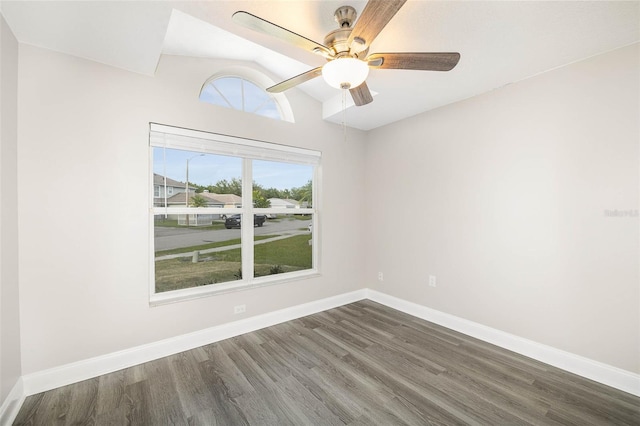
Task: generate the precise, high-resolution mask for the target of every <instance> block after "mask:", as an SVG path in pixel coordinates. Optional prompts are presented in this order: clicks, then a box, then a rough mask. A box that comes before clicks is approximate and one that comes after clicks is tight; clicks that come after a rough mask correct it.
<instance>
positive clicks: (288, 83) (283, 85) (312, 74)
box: [267, 67, 322, 93]
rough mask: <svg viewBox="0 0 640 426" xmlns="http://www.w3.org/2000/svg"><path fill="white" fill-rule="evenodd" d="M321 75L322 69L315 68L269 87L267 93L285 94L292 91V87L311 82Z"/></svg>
mask: <svg viewBox="0 0 640 426" xmlns="http://www.w3.org/2000/svg"><path fill="white" fill-rule="evenodd" d="M319 75H322V67H318V68H314V69H312V70H309V71H306V72H303V73H302V74H298V75H296V76H295V77H291V78H290V79H288V80H285V81H282V82H280V83H278V84H275V85H273V86H271V87H268V88H267V92H269V93H280V92H284V91H285V90H287V89H291V88H292V87H295V86H297V85H298V84H302V83H304V82H305V81H309V80H311V79H313V78H316V77H318V76H319Z"/></svg>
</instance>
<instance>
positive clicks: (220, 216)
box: [150, 124, 320, 301]
mask: <svg viewBox="0 0 640 426" xmlns="http://www.w3.org/2000/svg"><path fill="white" fill-rule="evenodd" d="M150 145H151V158H152V173H153V179H152V180H153V191H152V194H153V207H152V227H153V244H152V246H153V264H152V269H153V283H152V292H151V293H152V301H153V300H156V301H162V300H173V299H175V298H180V297H189V296H193V295H199V294H202V293H210V292H218V291H226V290H229V289H233V288H236V287H242V286H250V285H253V284H264V283H269V282H277V281H279V280H281V279H283V278H295V277H297V276H302V275H308V274H310V273H317V269H318V265H317V263H318V260H317V254H316V253H317V249H316V247H317V246H318V245H317V241H314V238H313V236H314V235H315V233H314V232H313V230H314V229H315V224H316V223H317V214H318V213H317V206H316V203H315V202H314V200H315V198H314V194H315V193H316V192H317V186H318V183H319V182H318V179H317V177H316V176H317V175H318V173H317V170H318V167H319V164H320V153H319V152H317V151H310V150H303V149H300V148H294V147H286V146H282V145H275V144H269V143H265V142H256V141H249V140H245V139H241V138H233V137H229V136H222V135H215V134H211V133H205V132H198V131H193V130H185V129H177V128H173V127H170V126H162V125H156V124H152V125H151V132H150Z"/></svg>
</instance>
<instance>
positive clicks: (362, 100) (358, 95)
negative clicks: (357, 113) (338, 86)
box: [349, 81, 373, 106]
mask: <svg viewBox="0 0 640 426" xmlns="http://www.w3.org/2000/svg"><path fill="white" fill-rule="evenodd" d="M349 93H351V97H352V98H353V102H354V103H355V104H356V106H362V105H366V104H369V103H371V102H373V96H371V92H370V91H369V86H367V82H366V81H365V82H363V83H362V84H361V85H360V86H358V87H356V88H355V89H349Z"/></svg>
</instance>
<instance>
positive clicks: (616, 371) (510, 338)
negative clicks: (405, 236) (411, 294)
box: [366, 289, 640, 396]
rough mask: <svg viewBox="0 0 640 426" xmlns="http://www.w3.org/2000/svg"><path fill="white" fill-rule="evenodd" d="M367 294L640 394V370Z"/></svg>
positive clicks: (396, 307)
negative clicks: (621, 366) (619, 366)
mask: <svg viewBox="0 0 640 426" xmlns="http://www.w3.org/2000/svg"><path fill="white" fill-rule="evenodd" d="M366 294H367V298H368V299H370V300H372V301H374V302H378V303H381V304H383V305H385V306H388V307H390V308H393V309H396V310H398V311H401V312H404V313H406V314H409V315H412V316H414V317H418V318H421V319H424V320H427V321H430V322H433V323H436V324H439V325H441V326H443V327H447V328H449V329H451V330H455V331H458V332H460V333H463V334H466V335H468V336H471V337H475V338H477V339H480V340H483V341H485V342H488V343H492V344H494V345H497V346H500V347H501V348H504V349H508V350H510V351H513V352H516V353H519V354H521V355H524V356H527V357H529V358H533V359H535V360H538V361H541V362H544V363H545V364H549V365H552V366H554V367H558V368H561V369H563V370H565V371H569V372H571V373H574V374H577V375H579V376H582V377H586V378H587V379H591V380H594V381H596V382H599V383H602V384H605V385H607V386H611V387H613V388H616V389H619V390H621V391H624V392H628V393H630V394H632V395H635V396H640V374H635V373H632V372H630V371H626V370H623V369H621V368H616V367H613V366H610V365H608V364H604V363H602V362H598V361H594V360H592V359H589V358H585V357H582V356H580V355H575V354H572V353H570V352H565V351H563V350H560V349H556V348H553V347H551V346H547V345H543V344H541V343H537V342H534V341H532V340H528V339H524V338H522V337H518V336H515V335H513V334H509V333H505V332H504V331H500V330H497V329H495V328H491V327H487V326H485V325H482V324H479V323H476V322H473V321H469V320H466V319H463V318H460V317H457V316H454V315H450V314H447V313H444V312H440V311H437V310H435V309H431V308H427V307H426V306H422V305H418V304H417V303H413V302H409V301H406V300H404V299H399V298H397V297H394V296H389V295H388V294H384V293H381V292H379V291H376V290H371V289H367V290H366Z"/></svg>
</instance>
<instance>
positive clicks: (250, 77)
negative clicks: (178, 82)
mask: <svg viewBox="0 0 640 426" xmlns="http://www.w3.org/2000/svg"><path fill="white" fill-rule="evenodd" d="M227 77H230V78H240V79H242V80H246V81H248V82H249V83H251V84H253V85H255V86H257V87H258V88H261V89H263V90H264V91H265V92H266V90H267V88H268V87H271V86H273V85H275V84H276V82H275V81H273V80H272V79H271V78H269V77H267V76H266V75H265V74H263V73H261V72H259V71H257V70H255V69H253V68H249V67H245V66H232V67H227V68H225V69H223V70H222V71H220V72H218V73H216V74H214V75H212V76H211V77H209V78H208V79H207V80H206V81H205V82H204V84H203V85H202V87H201V88H200V92H198V99H200V96H201V95H202V92H203V90H205V88H206V87H207V86H208V85H209V83H211V82H213V81H215V80H218V79H220V78H227ZM268 95H269V97H270V98H271V99H273V100H274V101H275V103H276V106H277V107H278V109H279V110H280V121H285V122H289V123H295V118H294V115H293V109H292V108H291V105H290V104H289V100H288V99H287V97H286V96H285V94H284V93H268ZM200 101H201V102H205V101H202V100H200ZM205 103H207V104H209V105H214V104H211V103H208V102H205ZM217 106H219V105H217ZM222 108H224V107H222ZM232 109H233V108H232ZM234 110H235V109H234ZM236 111H240V110H236ZM248 114H253V113H251V112H248ZM254 115H258V116H259V117H265V116H264V115H260V114H254ZM265 118H267V117H265Z"/></svg>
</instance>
